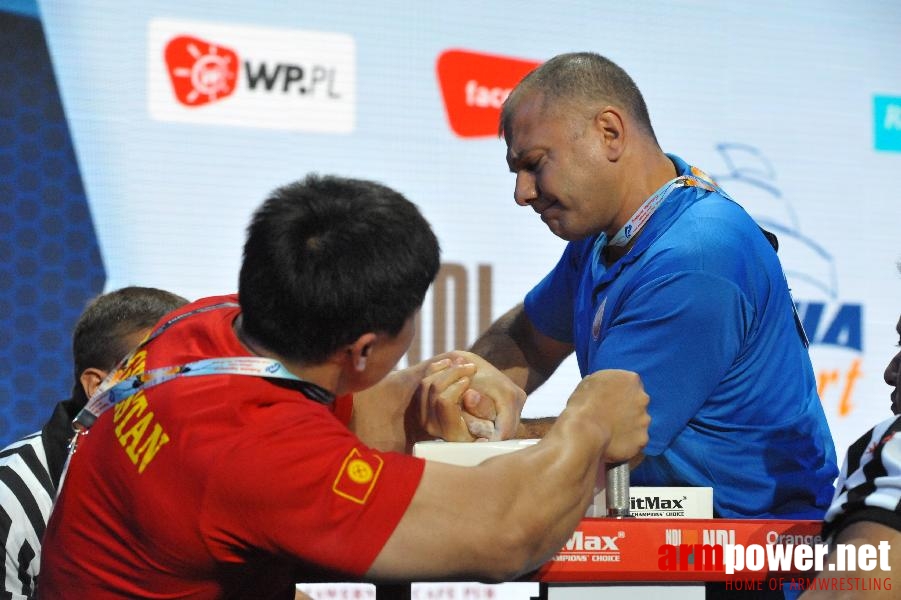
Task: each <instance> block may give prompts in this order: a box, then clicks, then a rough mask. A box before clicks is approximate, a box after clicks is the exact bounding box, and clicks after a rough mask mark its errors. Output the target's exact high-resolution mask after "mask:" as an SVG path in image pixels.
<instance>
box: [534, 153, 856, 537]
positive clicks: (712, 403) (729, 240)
mask: <svg viewBox="0 0 901 600" xmlns="http://www.w3.org/2000/svg"><path fill="white" fill-rule="evenodd" d="M669 157H670V159H671V160H672V161H673V163H674V164H675V165H676V169H677V171H678V173H679V174H680V175H683V174H685V175H687V174H690V167H689V165H687V164H686V163H685V162H684V161H682V160H681V159H680V158H678V157H676V156H672V155H669ZM605 243H606V238H605V236H604V234H600V236H595V237H591V238H588V239H585V240H580V241H577V242H570V243H569V244H568V245H567V247H566V249H565V250H564V252H563V256H562V257H561V258H560V261H559V262H558V263H557V265H556V267H555V268H554V269H553V270H552V271H551V272H550V273H549V274H548V275H547V276H546V277H545V278H544V279H543V280H542V281H541V282H540V283H539V284H538V285H537V286H535V287H534V288H533V289H532V290H531V291H530V292H529V294H528V295H527V296H526V299H525V309H526V314H528V316H529V318H530V319H531V320H532V323H533V324H534V325H535V327H536V328H537V329H538V330H539V331H541V332H542V333H544V334H545V335H548V336H550V337H552V338H554V339H557V340H560V341H563V342H569V343H572V344H574V346H575V351H576V356H577V358H578V362H579V368H580V370H581V372H582V374H583V375H586V374H588V373H592V372H594V371H598V370H600V369H627V370H630V371H635V372H637V373H638V374H639V375H641V378H642V381H643V383H644V387H645V390H646V391H647V393H648V394H649V395H650V398H651V402H650V406H649V409H648V411H649V412H650V414H651V426H650V442H649V444H648V446H647V448H646V449H645V458H644V461H643V462H642V464H641V465H639V467H638V468H637V469H635V470H633V472H632V477H631V481H632V484H633V485H654V486H710V487H713V500H714V512H715V514H716V516H719V517H729V518H743V517H746V518H782V519H821V518H822V517H823V515H824V513H825V511H826V509H827V508H828V506H829V502H830V500H831V498H832V494H833V489H834V488H833V481H834V479H835V477H836V475H837V474H838V467H837V465H836V456H835V447H834V445H833V442H832V435H831V433H830V431H829V425H828V423H827V421H826V416H825V414H824V412H823V407H822V404H821V403H820V400H819V397H818V396H817V391H816V382H815V377H814V373H813V367H812V365H811V363H810V358H809V356H808V353H807V346H806V343H805V341H804V339H803V338H802V336H801V333H800V330H799V326H797V325H796V322H795V317H794V306H793V302H792V298H791V295H790V294H789V290H788V286H787V283H786V281H785V276H784V274H783V272H782V267H781V265H780V263H779V259H778V258H777V257H776V253H775V251H774V250H773V248H772V247H771V246H770V244H769V242H768V241H767V240H766V238H765V237H764V235H763V234H762V233H761V231H760V229H759V228H758V226H757V224H756V223H755V222H754V221H753V219H751V217H750V216H749V215H748V214H747V213H746V212H745V211H744V210H743V209H742V208H741V207H740V206H739V205H738V204H736V203H735V202H733V201H732V200H731V199H729V198H728V197H726V196H724V195H723V194H722V193H720V192H719V191H708V190H704V189H702V188H698V187H681V188H677V189H675V190H674V191H673V192H672V193H671V194H670V195H669V196H668V197H667V198H666V200H665V201H664V202H663V203H662V204H661V205H660V206H659V208H658V209H657V211H656V212H655V213H654V214H653V216H652V217H651V218H650V220H649V221H648V222H647V224H646V225H645V227H644V229H643V230H642V231H641V233H640V234H639V235H638V237H637V239H636V242H635V244H634V246H633V247H632V249H631V250H630V251H629V252H628V254H626V255H625V256H624V257H622V258H621V259H620V260H618V261H617V262H616V263H614V264H613V265H612V266H611V267H610V268H609V269H608V268H606V267H605V266H604V263H603V260H602V259H601V258H600V256H599V252H600V251H601V249H602V248H603V247H604V245H605Z"/></svg>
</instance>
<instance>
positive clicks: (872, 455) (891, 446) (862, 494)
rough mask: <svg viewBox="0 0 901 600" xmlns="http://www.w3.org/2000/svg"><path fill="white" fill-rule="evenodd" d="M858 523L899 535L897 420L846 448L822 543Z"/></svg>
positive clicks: (900, 427)
mask: <svg viewBox="0 0 901 600" xmlns="http://www.w3.org/2000/svg"><path fill="white" fill-rule="evenodd" d="M858 521H875V522H877V523H881V524H883V525H886V526H888V527H891V528H893V529H897V530H899V531H901V416H898V417H893V418H891V419H888V420H886V421H883V422H881V423H879V424H878V425H876V427H874V428H873V429H871V430H870V431H868V432H867V433H866V434H864V435H863V436H861V437H860V439H858V440H857V441H856V442H854V443H853V444H852V445H851V447H850V448H848V454H847V456H846V457H845V462H844V464H843V465H842V470H841V473H840V474H839V478H838V481H837V482H836V489H835V497H834V498H833V499H832V504H831V505H830V506H829V510H828V511H827V512H826V517H825V522H824V523H823V539H827V538H831V537H834V536H835V535H837V534H838V533H839V532H840V531H841V530H842V529H844V528H845V527H847V526H848V525H850V524H851V523H856V522H858Z"/></svg>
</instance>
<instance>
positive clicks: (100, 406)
mask: <svg viewBox="0 0 901 600" xmlns="http://www.w3.org/2000/svg"><path fill="white" fill-rule="evenodd" d="M237 306H239V305H238V304H237V303H235V302H223V303H220V304H214V305H211V306H205V307H201V308H197V309H194V310H192V311H189V312H186V313H183V314H181V315H178V316H176V317H173V318H172V319H169V320H168V321H166V322H165V323H163V324H162V325H160V326H159V327H158V328H157V329H156V330H155V331H154V332H153V333H151V334H150V335H149V336H148V337H147V339H146V340H144V341H143V342H142V343H141V344H140V345H139V346H138V347H137V348H135V350H133V351H132V352H131V353H130V354H129V355H128V356H126V357H125V358H124V359H123V360H122V361H121V362H120V363H119V366H118V367H117V368H116V370H115V371H114V372H113V373H111V374H110V375H109V376H108V377H107V378H106V379H105V380H103V382H102V383H101V384H100V387H99V388H98V389H97V391H96V392H94V394H93V395H92V396H91V398H90V399H89V400H88V403H87V404H86V405H85V407H84V408H83V409H81V412H79V413H78V415H77V416H76V417H75V419H74V420H73V421H72V426H73V427H74V429H75V430H76V431H78V432H82V431H85V430H87V429H88V428H90V427H91V426H92V425H93V424H94V422H95V421H96V420H97V418H98V417H100V415H102V414H103V413H105V412H106V411H107V410H109V409H110V408H112V407H113V406H115V405H116V404H118V403H119V402H121V401H122V400H125V399H126V398H130V397H131V396H134V395H135V394H137V393H138V392H140V391H143V390H146V389H149V388H151V387H154V386H157V385H159V384H161V383H165V382H167V381H171V380H173V379H175V378H177V377H196V376H200V375H251V376H256V377H264V378H267V379H285V380H289V381H294V382H297V383H299V384H301V387H302V391H303V392H304V394H306V395H307V396H309V397H310V398H312V399H313V400H316V401H318V402H322V403H324V404H328V403H330V402H331V401H332V400H333V399H334V397H333V396H332V394H330V393H329V392H328V391H326V390H324V389H323V388H320V387H319V386H317V385H315V384H312V383H310V382H307V381H304V380H302V379H300V378H299V377H297V376H296V375H294V374H293V373H291V372H290V371H288V369H286V368H285V366H284V365H283V364H281V363H280V362H279V361H277V360H275V359H272V358H265V357H262V356H233V357H224V358H207V359H203V360H198V361H194V362H190V363H187V364H184V365H175V366H171V367H160V368H158V369H153V370H152V371H147V372H144V373H137V374H134V375H131V376H128V363H129V361H130V360H131V358H132V357H133V356H134V355H135V354H136V353H137V352H138V351H140V350H141V349H142V348H143V347H144V346H146V345H147V344H148V343H150V342H151V341H152V340H154V339H156V338H157V337H158V336H159V335H160V334H161V333H163V332H164V331H165V330H167V329H168V328H169V327H171V326H172V325H174V324H175V323H177V322H179V321H181V320H182V319H184V318H185V317H189V316H192V315H196V314H199V313H204V312H207V311H210V310H216V309H220V308H234V307H237Z"/></svg>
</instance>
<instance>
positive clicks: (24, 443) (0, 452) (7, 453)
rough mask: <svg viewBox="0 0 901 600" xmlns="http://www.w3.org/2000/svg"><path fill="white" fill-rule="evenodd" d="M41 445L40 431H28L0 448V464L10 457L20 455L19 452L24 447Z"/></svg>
mask: <svg viewBox="0 0 901 600" xmlns="http://www.w3.org/2000/svg"><path fill="white" fill-rule="evenodd" d="M40 445H41V432H40V431H35V432H34V433H30V434H28V435H26V436H24V437H21V438H19V439H17V440H16V441H14V442H12V443H10V444H9V445H7V446H5V447H4V448H2V449H0V464H2V463H3V462H5V461H9V460H10V458H11V457H13V458H14V457H16V456H19V455H21V453H22V452H23V451H24V450H25V449H26V448H29V447H31V448H33V447H40Z"/></svg>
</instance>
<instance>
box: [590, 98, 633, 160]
mask: <svg viewBox="0 0 901 600" xmlns="http://www.w3.org/2000/svg"><path fill="white" fill-rule="evenodd" d="M594 127H595V130H596V131H597V132H598V133H600V138H601V143H602V144H603V152H604V155H605V156H606V157H607V160H609V161H610V162H616V161H617V160H619V158H620V157H621V156H622V154H623V152H624V150H625V147H626V127H625V119H623V114H622V111H621V110H620V109H618V108H616V107H615V106H605V107H604V108H602V109H600V110H599V111H598V112H597V113H596V114H595V115H594Z"/></svg>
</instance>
